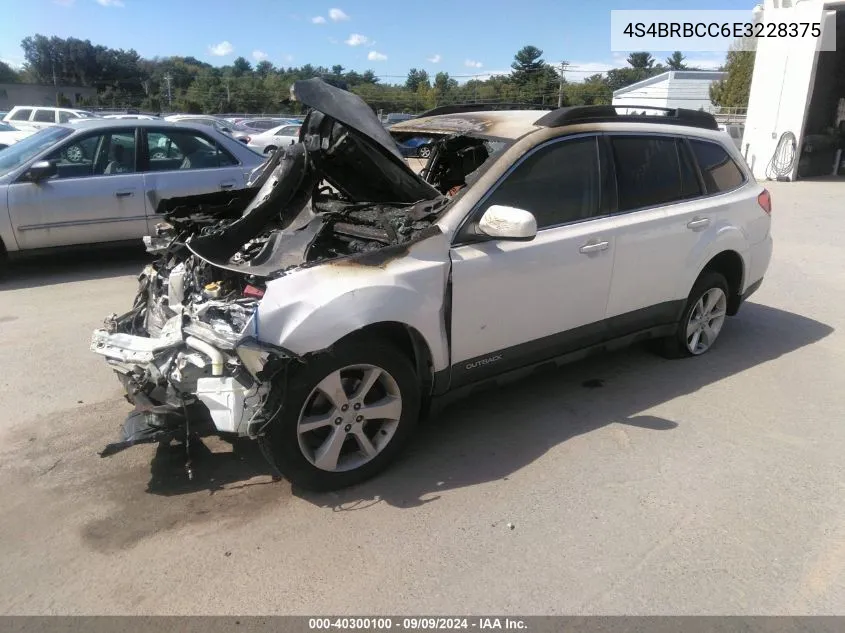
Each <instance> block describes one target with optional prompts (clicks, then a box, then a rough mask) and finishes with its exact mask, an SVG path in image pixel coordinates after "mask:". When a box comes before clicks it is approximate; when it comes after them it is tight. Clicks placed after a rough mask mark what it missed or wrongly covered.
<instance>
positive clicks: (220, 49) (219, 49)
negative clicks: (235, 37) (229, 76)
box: [208, 40, 235, 57]
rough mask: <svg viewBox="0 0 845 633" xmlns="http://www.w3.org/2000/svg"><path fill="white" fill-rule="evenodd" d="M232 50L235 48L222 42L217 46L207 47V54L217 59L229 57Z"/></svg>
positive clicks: (225, 41) (224, 41) (226, 42)
mask: <svg viewBox="0 0 845 633" xmlns="http://www.w3.org/2000/svg"><path fill="white" fill-rule="evenodd" d="M234 50H235V47H234V46H232V45H231V44H230V43H229V42H228V41H227V40H223V41H222V42H220V43H219V44H214V45H212V46H209V47H208V52H209V53H211V54H212V55H215V56H217V57H225V56H226V55H231V54H232V53H233V52H234Z"/></svg>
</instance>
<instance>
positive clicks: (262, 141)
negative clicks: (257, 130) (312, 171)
mask: <svg viewBox="0 0 845 633" xmlns="http://www.w3.org/2000/svg"><path fill="white" fill-rule="evenodd" d="M299 129H300V126H299V125H280V126H278V127H274V128H272V129H270V130H267V131H266V132H262V133H261V134H255V135H253V136H251V137H250V140H249V143H247V147H250V148H251V149H254V150H255V151H256V152H261V153H262V154H272V153H273V152H275V151H276V150H277V149H278V148H280V147H286V146H288V145H293V144H294V143H296V142H297V141H298V140H299Z"/></svg>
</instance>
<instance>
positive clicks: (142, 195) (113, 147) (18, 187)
mask: <svg viewBox="0 0 845 633" xmlns="http://www.w3.org/2000/svg"><path fill="white" fill-rule="evenodd" d="M263 162H264V157H263V156H261V155H260V154H258V153H256V152H254V151H252V150H251V149H249V148H248V147H247V146H246V145H244V144H243V143H239V142H238V141H236V140H234V139H233V138H232V137H231V136H228V135H226V134H222V133H220V132H217V131H216V130H214V129H212V128H211V127H209V126H203V125H196V124H187V123H171V122H167V121H154V120H141V119H135V120H132V119H129V120H122V119H112V120H108V119H91V120H87V121H81V122H78V123H75V124H74V125H57V126H53V127H49V128H46V129H44V130H41V131H40V132H38V133H36V134H33V135H32V136H30V137H28V138H25V139H23V140H22V141H20V142H18V143H16V144H15V145H13V146H11V147H9V148H8V149H5V150H3V151H2V152H0V207H2V206H3V205H5V206H6V208H5V209H2V210H0V240H2V242H0V254H3V253H4V252H5V253H7V254H8V255H9V256H11V257H14V256H17V255H23V254H26V253H27V252H28V251H35V250H36V249H37V250H40V249H45V248H46V249H49V248H54V247H63V246H72V245H83V244H91V243H102V242H120V241H128V240H131V241H136V240H139V239H140V238H141V237H143V236H144V235H150V234H152V233H153V232H154V226H155V224H156V223H158V222H160V221H161V216H157V215H156V208H157V207H158V205H159V203H160V201H161V200H163V199H166V198H173V197H178V196H190V195H196V194H203V193H211V192H213V191H220V190H228V189H241V188H243V187H244V186H245V184H246V182H247V179H248V177H249V174H250V173H251V172H252V171H253V170H254V169H255V168H256V167H258V166H259V165H261V163H263Z"/></svg>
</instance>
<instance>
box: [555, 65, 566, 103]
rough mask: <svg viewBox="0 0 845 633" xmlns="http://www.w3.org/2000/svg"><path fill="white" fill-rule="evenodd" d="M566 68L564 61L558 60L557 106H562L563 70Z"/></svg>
mask: <svg viewBox="0 0 845 633" xmlns="http://www.w3.org/2000/svg"><path fill="white" fill-rule="evenodd" d="M565 70H566V62H560V70H559V71H558V72H559V73H560V83H559V84H558V89H557V107H558V108H561V107H563V71H565Z"/></svg>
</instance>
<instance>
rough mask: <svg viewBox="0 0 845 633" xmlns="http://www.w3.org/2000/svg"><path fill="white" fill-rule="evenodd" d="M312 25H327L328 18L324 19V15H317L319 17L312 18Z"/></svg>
mask: <svg viewBox="0 0 845 633" xmlns="http://www.w3.org/2000/svg"><path fill="white" fill-rule="evenodd" d="M311 23H312V24H325V23H326V18H324V17H323V16H322V15H317V16H314V17H313V18H311Z"/></svg>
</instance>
